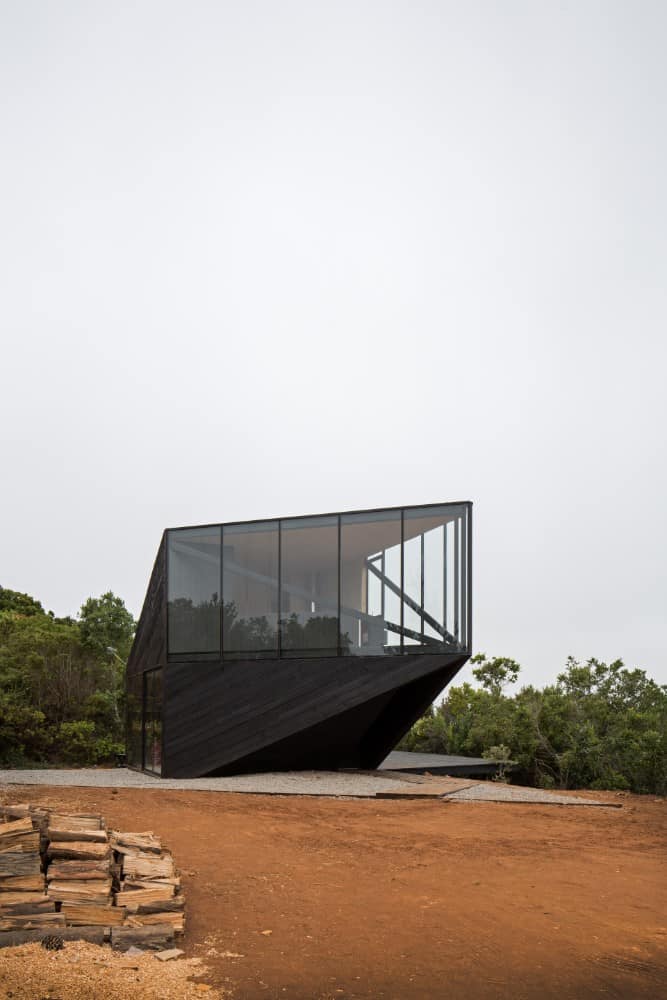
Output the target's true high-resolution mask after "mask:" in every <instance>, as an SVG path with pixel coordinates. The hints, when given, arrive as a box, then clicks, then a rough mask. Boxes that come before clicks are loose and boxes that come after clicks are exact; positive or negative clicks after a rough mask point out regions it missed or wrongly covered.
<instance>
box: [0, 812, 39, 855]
mask: <svg viewBox="0 0 667 1000" xmlns="http://www.w3.org/2000/svg"><path fill="white" fill-rule="evenodd" d="M7 851H10V852H12V853H17V854H18V853H25V852H30V851H39V831H38V830H33V828H32V820H31V819H30V817H29V816H24V817H23V819H16V820H12V821H10V822H9V823H0V853H2V854H4V853H6V852H7Z"/></svg>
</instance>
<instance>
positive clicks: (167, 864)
mask: <svg viewBox="0 0 667 1000" xmlns="http://www.w3.org/2000/svg"><path fill="white" fill-rule="evenodd" d="M123 874H124V875H125V877H126V878H128V877H129V878H132V877H134V878H150V879H156V878H170V877H172V876H173V875H174V874H175V872H174V859H173V858H172V856H171V854H165V855H164V857H153V856H148V855H145V854H139V855H129V856H126V857H125V858H124V859H123Z"/></svg>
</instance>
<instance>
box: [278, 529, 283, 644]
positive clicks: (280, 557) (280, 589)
mask: <svg viewBox="0 0 667 1000" xmlns="http://www.w3.org/2000/svg"><path fill="white" fill-rule="evenodd" d="M282 601H283V522H282V521H278V657H279V658H280V657H281V656H282V655H283V626H282Z"/></svg>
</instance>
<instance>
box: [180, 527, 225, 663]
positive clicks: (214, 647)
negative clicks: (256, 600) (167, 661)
mask: <svg viewBox="0 0 667 1000" xmlns="http://www.w3.org/2000/svg"><path fill="white" fill-rule="evenodd" d="M168 566H169V581H168V588H167V590H168V602H169V606H168V620H169V629H168V632H169V652H170V653H216V652H218V651H219V650H220V528H219V527H215V528H187V529H183V530H182V531H170V532H169V546H168Z"/></svg>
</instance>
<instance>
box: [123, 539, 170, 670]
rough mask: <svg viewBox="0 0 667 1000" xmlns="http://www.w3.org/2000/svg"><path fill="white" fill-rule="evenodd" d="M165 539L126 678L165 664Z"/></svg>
mask: <svg viewBox="0 0 667 1000" xmlns="http://www.w3.org/2000/svg"><path fill="white" fill-rule="evenodd" d="M166 552H167V539H166V534H164V535H163V536H162V541H161V542H160V547H159V549H158V552H157V556H156V558H155V563H154V565H153V572H152V573H151V578H150V583H149V584H148V590H147V592H146V598H145V600H144V606H143V608H142V609H141V615H140V617H139V622H138V624H137V632H136V635H135V637H134V644H133V646H132V649H131V651H130V655H129V658H128V661H127V672H128V674H140V673H143V672H144V671H145V670H151V669H153V668H154V667H163V666H164V665H165V664H166V662H167V555H166Z"/></svg>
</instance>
